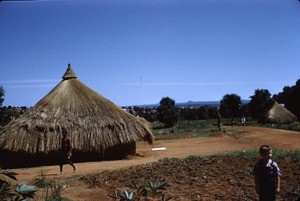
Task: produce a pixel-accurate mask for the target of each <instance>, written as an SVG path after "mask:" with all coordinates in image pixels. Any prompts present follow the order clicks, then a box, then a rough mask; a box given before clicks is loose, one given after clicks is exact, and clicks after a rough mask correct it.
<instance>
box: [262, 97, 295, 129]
mask: <svg viewBox="0 0 300 201" xmlns="http://www.w3.org/2000/svg"><path fill="white" fill-rule="evenodd" d="M264 117H265V118H264V121H265V122H266V123H274V124H285V123H290V122H293V121H296V120H297V117H296V116H295V115H294V114H293V113H291V112H290V111H289V110H288V109H286V108H285V107H283V106H282V105H280V104H278V103H277V102H276V101H274V103H273V105H272V106H271V108H270V109H269V110H268V111H267V112H266V114H265V116H264Z"/></svg>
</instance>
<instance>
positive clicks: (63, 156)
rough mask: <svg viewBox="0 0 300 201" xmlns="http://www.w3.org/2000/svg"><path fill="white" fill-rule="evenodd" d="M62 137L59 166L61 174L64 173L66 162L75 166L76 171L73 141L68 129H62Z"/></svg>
mask: <svg viewBox="0 0 300 201" xmlns="http://www.w3.org/2000/svg"><path fill="white" fill-rule="evenodd" d="M62 136H63V137H62V139H61V150H60V156H59V167H60V174H62V173H63V165H64V163H68V164H70V165H71V166H72V167H73V171H74V172H75V170H76V167H75V165H74V164H73V162H72V161H71V156H72V141H71V138H70V137H69V134H68V132H67V131H66V130H63V131H62Z"/></svg>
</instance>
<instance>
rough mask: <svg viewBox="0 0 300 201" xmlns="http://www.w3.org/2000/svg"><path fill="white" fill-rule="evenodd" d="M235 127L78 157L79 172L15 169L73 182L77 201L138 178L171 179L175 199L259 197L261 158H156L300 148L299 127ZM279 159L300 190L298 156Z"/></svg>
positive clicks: (287, 181)
mask: <svg viewBox="0 0 300 201" xmlns="http://www.w3.org/2000/svg"><path fill="white" fill-rule="evenodd" d="M235 129H238V130H240V131H241V133H239V134H237V135H217V136H216V137H209V138H193V139H181V140H160V141H155V142H154V144H153V145H148V144H147V143H144V142H139V143H138V144H137V155H136V156H133V157H130V158H129V159H126V160H118V161H102V162H89V163H78V164H76V166H77V171H76V172H75V173H72V168H71V167H70V166H64V170H65V173H64V174H63V175H57V173H58V172H59V167H58V166H46V167H35V168H24V169H14V170H13V171H15V172H17V173H18V174H19V175H18V176H17V178H18V181H19V182H22V181H24V182H26V183H27V184H32V183H33V179H34V178H37V177H39V176H40V173H41V171H42V170H43V171H44V172H45V174H46V175H47V177H48V178H49V179H54V178H55V180H56V181H57V182H64V183H66V184H69V187H68V188H66V189H64V190H63V191H62V194H63V196H65V197H68V198H69V199H71V200H76V201H98V200H100V201H101V200H103V201H106V200H112V199H110V198H109V197H108V196H107V193H110V192H112V191H113V190H114V189H115V190H122V189H124V188H125V186H126V185H129V184H130V180H133V179H134V180H135V182H142V181H144V180H145V179H146V180H151V181H153V180H155V179H161V180H164V181H167V182H168V183H169V189H168V190H167V191H166V195H171V196H173V199H172V200H242V199H243V200H256V199H257V196H256V195H255V192H254V187H253V176H252V175H251V171H252V168H253V165H254V163H255V160H256V159H248V158H245V157H244V156H241V157H230V156H228V157H227V156H226V157H225V156H222V157H219V156H217V157H213V158H212V159H210V160H208V161H206V160H205V159H203V158H198V159H196V161H194V162H192V163H188V162H186V161H183V160H174V161H173V160H172V163H171V164H173V166H170V163H166V161H165V160H163V161H160V162H159V163H155V162H157V161H158V160H159V159H163V158H180V159H183V158H186V157H187V156H191V155H194V156H196V155H197V156H205V155H212V154H224V153H230V152H233V151H243V150H256V149H258V148H259V146H260V145H262V144H269V145H271V146H272V147H274V148H276V149H282V150H286V151H290V150H299V149H300V132H294V131H285V130H275V129H268V128H260V127H245V128H243V127H235ZM159 147H165V148H166V150H164V151H152V148H159ZM277 162H278V164H279V166H280V168H281V169H282V173H283V176H282V189H283V191H287V190H290V191H297V192H298V191H299V192H300V189H299V188H300V167H299V163H298V164H296V165H293V162H294V161H292V160H291V159H288V158H287V159H280V160H279V161H277ZM140 165H142V166H140ZM166 170H171V172H168V171H166ZM164 171H165V172H164ZM191 173H193V174H191ZM137 175H138V176H137ZM147 175H148V176H147ZM203 176H205V177H203ZM154 177H155V178H154ZM92 180H93V181H92ZM200 181H201V182H200ZM138 184H141V183H138ZM294 197H295V196H294ZM293 199H295V198H292V196H291V195H288V194H287V193H284V192H282V193H281V194H280V196H279V199H278V200H293ZM37 200H38V198H37ZM150 200H151V199H150ZM155 200H157V199H155Z"/></svg>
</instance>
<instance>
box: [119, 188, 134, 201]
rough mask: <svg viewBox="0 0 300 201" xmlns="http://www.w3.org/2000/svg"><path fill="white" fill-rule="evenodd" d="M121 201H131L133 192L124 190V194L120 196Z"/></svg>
mask: <svg viewBox="0 0 300 201" xmlns="http://www.w3.org/2000/svg"><path fill="white" fill-rule="evenodd" d="M120 198H121V201H131V200H133V192H131V191H127V190H126V189H124V192H123V193H121V194H120Z"/></svg>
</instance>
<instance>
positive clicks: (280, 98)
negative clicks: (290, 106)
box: [273, 86, 293, 104]
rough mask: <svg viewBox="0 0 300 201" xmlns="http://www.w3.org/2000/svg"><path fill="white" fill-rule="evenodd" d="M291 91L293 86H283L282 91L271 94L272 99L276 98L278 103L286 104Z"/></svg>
mask: <svg viewBox="0 0 300 201" xmlns="http://www.w3.org/2000/svg"><path fill="white" fill-rule="evenodd" d="M292 91H293V87H289V86H285V87H284V88H283V91H282V92H280V93H278V94H274V95H273V99H274V100H276V101H277V102H278V103H281V104H286V102H287V100H288V99H289V97H290V96H291V94H292Z"/></svg>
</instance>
